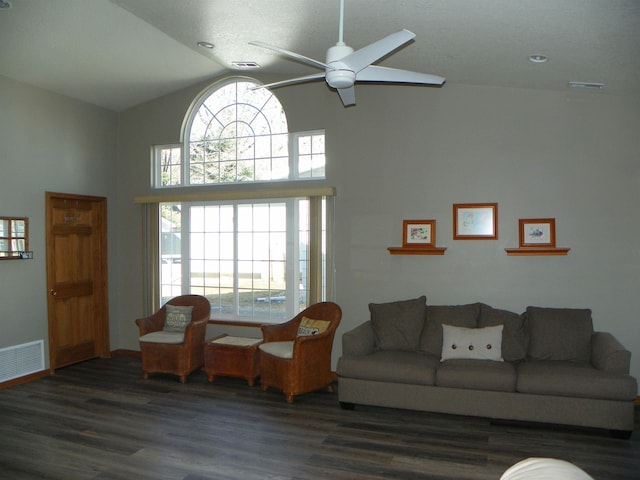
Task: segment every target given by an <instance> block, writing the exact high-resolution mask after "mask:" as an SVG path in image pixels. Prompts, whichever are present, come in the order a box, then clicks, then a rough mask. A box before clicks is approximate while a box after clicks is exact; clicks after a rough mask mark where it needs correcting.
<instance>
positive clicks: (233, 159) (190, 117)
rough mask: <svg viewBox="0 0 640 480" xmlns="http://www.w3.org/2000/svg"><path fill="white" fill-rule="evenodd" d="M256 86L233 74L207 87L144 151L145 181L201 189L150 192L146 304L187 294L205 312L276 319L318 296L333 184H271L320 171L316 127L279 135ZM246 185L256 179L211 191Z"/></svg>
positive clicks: (273, 105) (278, 115) (325, 272)
mask: <svg viewBox="0 0 640 480" xmlns="http://www.w3.org/2000/svg"><path fill="white" fill-rule="evenodd" d="M256 87H260V84H259V83H258V82H256V81H254V80H251V79H248V78H244V77H242V78H232V79H228V80H225V81H222V82H218V83H216V84H214V85H212V86H211V87H209V88H208V89H207V90H205V91H204V92H203V93H202V94H201V95H199V96H198V97H197V98H196V99H195V100H194V102H193V104H192V105H191V108H190V110H189V112H188V113H187V115H186V117H185V121H184V124H183V131H182V138H183V142H184V143H183V144H182V145H163V146H156V147H155V148H154V152H155V153H154V154H155V169H156V174H155V183H154V186H155V187H156V188H164V187H177V186H182V187H189V186H200V187H202V186H204V185H210V186H211V188H210V189H202V188H200V189H199V190H197V191H198V193H197V194H184V195H181V194H171V195H166V196H163V195H160V196H154V197H153V200H152V201H153V203H155V202H157V206H158V208H157V213H156V214H155V215H151V217H155V218H154V219H152V220H151V222H153V224H154V225H155V227H153V231H154V232H157V234H156V233H154V234H152V235H153V236H155V235H158V237H159V249H158V251H157V254H156V256H155V257H154V258H150V262H149V264H150V265H155V267H154V268H155V269H156V270H155V271H154V272H151V273H150V278H157V279H158V282H157V284H155V285H152V288H153V290H154V292H152V296H153V297H155V299H154V302H156V301H159V302H160V304H162V303H164V302H166V301H167V300H168V299H169V298H171V297H174V296H177V295H181V294H187V293H194V294H200V295H204V296H206V297H207V298H208V299H209V301H210V302H211V307H212V310H211V311H212V315H213V317H214V318H215V319H217V320H220V321H225V320H233V321H237V320H247V319H259V320H260V321H272V322H273V321H276V322H277V321H282V320H286V319H288V318H291V317H293V316H294V315H295V314H297V313H298V312H300V311H302V310H303V309H304V308H306V306H308V305H309V304H311V303H315V302H317V301H320V300H324V299H327V298H329V297H330V292H329V286H330V281H331V272H332V271H333V269H332V268H330V266H329V264H330V263H331V258H332V255H331V242H330V239H331V234H330V227H331V224H332V222H331V212H332V210H333V202H332V198H333V196H334V194H335V190H334V189H333V188H329V187H312V188H304V187H302V186H301V185H300V184H298V185H297V186H295V187H292V188H291V189H288V188H283V187H282V182H283V181H285V182H286V181H298V180H304V179H323V178H324V174H325V153H324V131H322V130H317V131H312V132H299V133H290V132H288V125H287V117H286V115H285V112H284V109H283V106H282V104H281V103H280V102H279V101H278V99H277V98H276V97H275V95H273V93H272V92H271V91H270V90H268V89H264V88H256ZM248 182H267V183H266V184H265V185H264V186H261V187H259V188H260V189H259V190H257V189H252V190H251V191H250V192H246V193H239V192H235V191H230V190H229V189H219V188H216V186H218V185H221V184H230V183H231V184H234V183H236V184H237V183H248ZM268 182H277V183H273V184H271V185H269V184H268ZM156 222H157V223H156Z"/></svg>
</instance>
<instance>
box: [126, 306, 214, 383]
mask: <svg viewBox="0 0 640 480" xmlns="http://www.w3.org/2000/svg"><path fill="white" fill-rule="evenodd" d="M167 305H175V306H179V307H185V306H193V310H192V311H191V323H189V325H187V327H186V329H185V330H184V335H183V334H182V333H181V332H178V333H176V332H169V331H165V330H163V328H164V324H165V318H166V309H167ZM210 312H211V304H210V303H209V300H207V299H206V298H205V297H203V296H200V295H182V296H179V297H175V298H172V299H171V300H169V301H168V302H167V303H166V304H165V305H164V306H163V307H162V308H161V309H160V310H158V311H157V312H156V313H154V314H153V315H152V316H150V317H146V318H139V319H137V320H136V325H137V326H138V329H139V330H140V351H141V353H142V375H143V376H144V378H145V379H147V378H149V374H150V373H169V374H174V375H178V377H180V382H182V383H185V382H186V381H187V377H188V376H189V374H190V373H191V372H193V371H194V370H196V369H197V368H200V367H202V365H204V337H205V333H206V330H207V322H208V321H209V314H210Z"/></svg>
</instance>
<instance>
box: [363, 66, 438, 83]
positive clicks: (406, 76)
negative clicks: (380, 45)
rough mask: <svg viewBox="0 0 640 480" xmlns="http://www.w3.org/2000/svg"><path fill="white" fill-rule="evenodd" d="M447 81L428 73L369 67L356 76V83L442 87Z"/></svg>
mask: <svg viewBox="0 0 640 480" xmlns="http://www.w3.org/2000/svg"><path fill="white" fill-rule="evenodd" d="M446 80H447V79H446V78H444V77H439V76H437V75H430V74H428V73H418V72H412V71H410V70H400V69H398V68H389V67H380V66H378V65H369V66H368V67H366V68H364V69H363V70H360V71H359V72H358V73H357V74H356V82H389V83H419V84H425V85H442V84H443V83H444V82H445V81H446Z"/></svg>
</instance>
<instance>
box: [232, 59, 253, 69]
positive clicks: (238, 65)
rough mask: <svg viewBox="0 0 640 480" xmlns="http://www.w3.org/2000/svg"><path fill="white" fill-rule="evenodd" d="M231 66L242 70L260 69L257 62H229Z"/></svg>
mask: <svg viewBox="0 0 640 480" xmlns="http://www.w3.org/2000/svg"><path fill="white" fill-rule="evenodd" d="M231 65H233V66H234V67H236V68H244V69H250V68H260V65H259V64H258V63H257V62H252V61H245V62H231Z"/></svg>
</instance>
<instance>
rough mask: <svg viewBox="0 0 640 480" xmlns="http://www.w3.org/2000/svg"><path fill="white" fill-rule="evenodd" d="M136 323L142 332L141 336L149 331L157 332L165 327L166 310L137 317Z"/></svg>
mask: <svg viewBox="0 0 640 480" xmlns="http://www.w3.org/2000/svg"><path fill="white" fill-rule="evenodd" d="M136 325H137V326H138V330H139V332H140V336H143V335H146V334H147V333H151V332H157V331H158V330H162V328H163V327H164V312H161V311H158V312H156V313H154V314H153V315H151V316H150V317H144V318H138V319H136Z"/></svg>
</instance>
